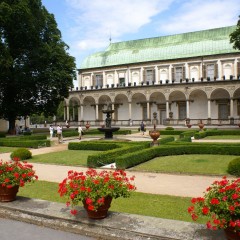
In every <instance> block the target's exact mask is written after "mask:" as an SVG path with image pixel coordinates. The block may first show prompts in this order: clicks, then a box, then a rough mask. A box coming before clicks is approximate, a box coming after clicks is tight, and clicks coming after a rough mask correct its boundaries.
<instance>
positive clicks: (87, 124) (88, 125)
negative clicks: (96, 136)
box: [85, 122, 91, 130]
mask: <svg viewBox="0 0 240 240" xmlns="http://www.w3.org/2000/svg"><path fill="white" fill-rule="evenodd" d="M90 126H91V125H90V123H89V122H87V123H86V125H85V127H86V129H87V130H88V129H89V128H90Z"/></svg>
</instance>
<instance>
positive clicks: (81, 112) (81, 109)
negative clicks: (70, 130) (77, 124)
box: [80, 104, 83, 121]
mask: <svg viewBox="0 0 240 240" xmlns="http://www.w3.org/2000/svg"><path fill="white" fill-rule="evenodd" d="M80 115H81V121H82V120H83V105H82V104H81V105H80Z"/></svg>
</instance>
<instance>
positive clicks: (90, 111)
mask: <svg viewBox="0 0 240 240" xmlns="http://www.w3.org/2000/svg"><path fill="white" fill-rule="evenodd" d="M95 105H96V100H95V99H94V98H93V97H92V96H86V97H84V99H83V116H82V120H84V121H85V120H87V121H91V120H95V108H94V106H95Z"/></svg>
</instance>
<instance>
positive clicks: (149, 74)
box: [144, 69, 155, 84]
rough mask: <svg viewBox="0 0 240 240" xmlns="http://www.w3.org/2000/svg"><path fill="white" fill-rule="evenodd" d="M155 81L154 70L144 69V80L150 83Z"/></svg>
mask: <svg viewBox="0 0 240 240" xmlns="http://www.w3.org/2000/svg"><path fill="white" fill-rule="evenodd" d="M154 81H155V71H154V69H146V70H145V77H144V82H149V83H150V84H151V83H152V82H154Z"/></svg>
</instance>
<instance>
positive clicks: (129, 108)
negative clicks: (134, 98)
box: [128, 102, 132, 119]
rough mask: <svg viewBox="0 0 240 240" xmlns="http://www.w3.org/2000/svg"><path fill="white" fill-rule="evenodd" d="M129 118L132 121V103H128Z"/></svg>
mask: <svg viewBox="0 0 240 240" xmlns="http://www.w3.org/2000/svg"><path fill="white" fill-rule="evenodd" d="M128 118H129V119H132V102H128Z"/></svg>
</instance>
